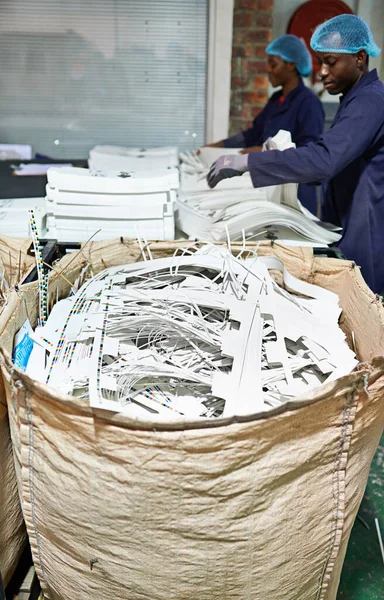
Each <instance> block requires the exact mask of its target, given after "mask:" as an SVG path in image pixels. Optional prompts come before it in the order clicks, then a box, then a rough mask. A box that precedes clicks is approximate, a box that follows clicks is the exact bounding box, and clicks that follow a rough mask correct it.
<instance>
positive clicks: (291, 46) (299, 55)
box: [266, 33, 312, 77]
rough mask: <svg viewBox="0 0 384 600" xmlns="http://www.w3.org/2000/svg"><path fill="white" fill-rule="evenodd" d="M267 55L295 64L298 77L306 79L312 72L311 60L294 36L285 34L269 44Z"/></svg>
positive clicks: (301, 43)
mask: <svg viewBox="0 0 384 600" xmlns="http://www.w3.org/2000/svg"><path fill="white" fill-rule="evenodd" d="M266 53H267V54H273V55H274V56H280V58H282V59H283V60H285V61H287V62H292V63H295V65H296V69H297V70H298V71H299V73H300V75H302V76H303V77H307V75H310V74H311V71H312V58H311V55H310V53H309V50H308V48H307V47H306V45H305V44H304V43H303V42H302V41H301V40H300V39H299V38H298V37H296V36H295V35H292V34H290V33H286V34H285V35H281V36H280V37H278V38H276V39H275V40H273V42H271V43H270V44H269V45H268V46H267V49H266Z"/></svg>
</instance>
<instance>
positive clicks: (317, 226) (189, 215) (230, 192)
mask: <svg viewBox="0 0 384 600" xmlns="http://www.w3.org/2000/svg"><path fill="white" fill-rule="evenodd" d="M273 141H274V144H275V146H276V149H277V150H280V151H284V150H287V149H288V148H292V147H294V144H293V143H292V140H291V135H290V133H289V132H287V131H284V130H281V131H279V133H278V134H277V135H276V136H275V137H274V138H273ZM239 151H240V149H239V148H229V149H228V148H209V147H204V148H201V150H200V152H199V154H198V155H196V154H195V155H193V154H190V153H189V154H187V153H184V154H181V155H180V156H181V159H182V161H183V163H182V165H181V187H180V194H179V197H178V201H177V211H176V225H177V227H178V229H179V230H180V231H183V232H184V233H186V234H187V235H188V236H189V237H190V238H193V239H201V240H205V241H209V240H213V241H222V240H226V239H228V238H230V239H231V240H238V239H242V238H243V237H245V238H247V239H252V240H255V241H257V240H263V239H278V240H279V241H281V242H283V243H285V244H289V245H304V246H314V247H315V246H327V245H329V244H333V243H335V242H338V241H339V240H340V237H341V236H340V235H339V233H338V232H337V231H335V230H330V229H329V228H327V227H324V226H323V225H322V223H321V222H320V220H319V219H317V218H316V217H314V216H313V215H311V214H310V213H309V212H308V211H307V210H305V209H304V208H303V207H302V205H301V204H300V202H299V200H298V198H297V185H296V184H284V185H279V186H269V187H264V188H254V187H253V185H252V181H251V178H250V174H249V173H244V175H242V176H241V177H233V178H231V179H225V180H223V181H221V182H220V183H219V184H218V185H217V187H216V188H214V189H213V190H211V189H210V188H209V187H208V185H207V182H206V175H207V173H208V170H209V167H210V166H211V164H212V163H213V162H214V161H215V160H217V159H218V158H219V157H220V156H222V155H223V154H236V153H238V152H239Z"/></svg>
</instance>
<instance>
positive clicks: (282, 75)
mask: <svg viewBox="0 0 384 600" xmlns="http://www.w3.org/2000/svg"><path fill="white" fill-rule="evenodd" d="M294 69H295V66H294V65H293V63H287V62H286V61H285V60H283V59H282V58H280V56H274V55H273V54H269V55H268V58H267V73H268V78H269V81H270V82H271V85H272V86H273V87H277V86H279V85H284V83H286V81H287V79H288V78H289V76H290V74H291V73H292V70H294Z"/></svg>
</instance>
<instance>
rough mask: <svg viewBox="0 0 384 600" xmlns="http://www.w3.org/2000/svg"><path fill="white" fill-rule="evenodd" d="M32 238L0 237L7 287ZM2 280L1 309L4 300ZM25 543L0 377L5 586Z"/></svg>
mask: <svg viewBox="0 0 384 600" xmlns="http://www.w3.org/2000/svg"><path fill="white" fill-rule="evenodd" d="M30 245H31V240H27V239H22V238H20V239H16V238H9V237H6V236H0V272H1V274H2V276H4V278H5V281H6V284H7V285H8V286H10V287H11V286H14V285H15V284H16V283H19V282H20V281H21V280H22V279H23V277H25V276H26V274H27V273H28V271H29V270H30V268H31V267H32V266H33V264H34V258H33V257H32V256H29V255H27V251H28V249H29V246H30ZM6 284H5V283H4V282H3V283H2V286H1V289H2V294H1V298H0V311H1V310H2V309H3V307H4V304H5V303H6V302H7V289H6ZM25 542H26V532H25V527H24V523H23V517H22V512H21V507H20V501H19V495H18V493H17V479H16V476H15V467H14V460H13V455H12V443H11V436H10V432H9V423H8V414H7V404H6V398H5V392H4V387H3V379H2V377H0V573H1V576H2V580H3V583H4V585H6V584H7V583H8V582H9V579H10V577H11V576H12V574H13V572H14V570H15V568H16V566H17V563H18V561H19V558H20V555H21V552H22V550H23V547H24V545H25Z"/></svg>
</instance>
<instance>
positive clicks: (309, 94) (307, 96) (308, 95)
mask: <svg viewBox="0 0 384 600" xmlns="http://www.w3.org/2000/svg"><path fill="white" fill-rule="evenodd" d="M300 98H302V100H303V101H304V102H312V103H313V104H319V105H321V106H322V103H321V100H320V98H319V97H318V96H317V95H316V94H315V93H314V92H313V91H312V90H311V89H310V88H309V87H307V86H306V85H304V86H303V87H302V88H301V90H300Z"/></svg>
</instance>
